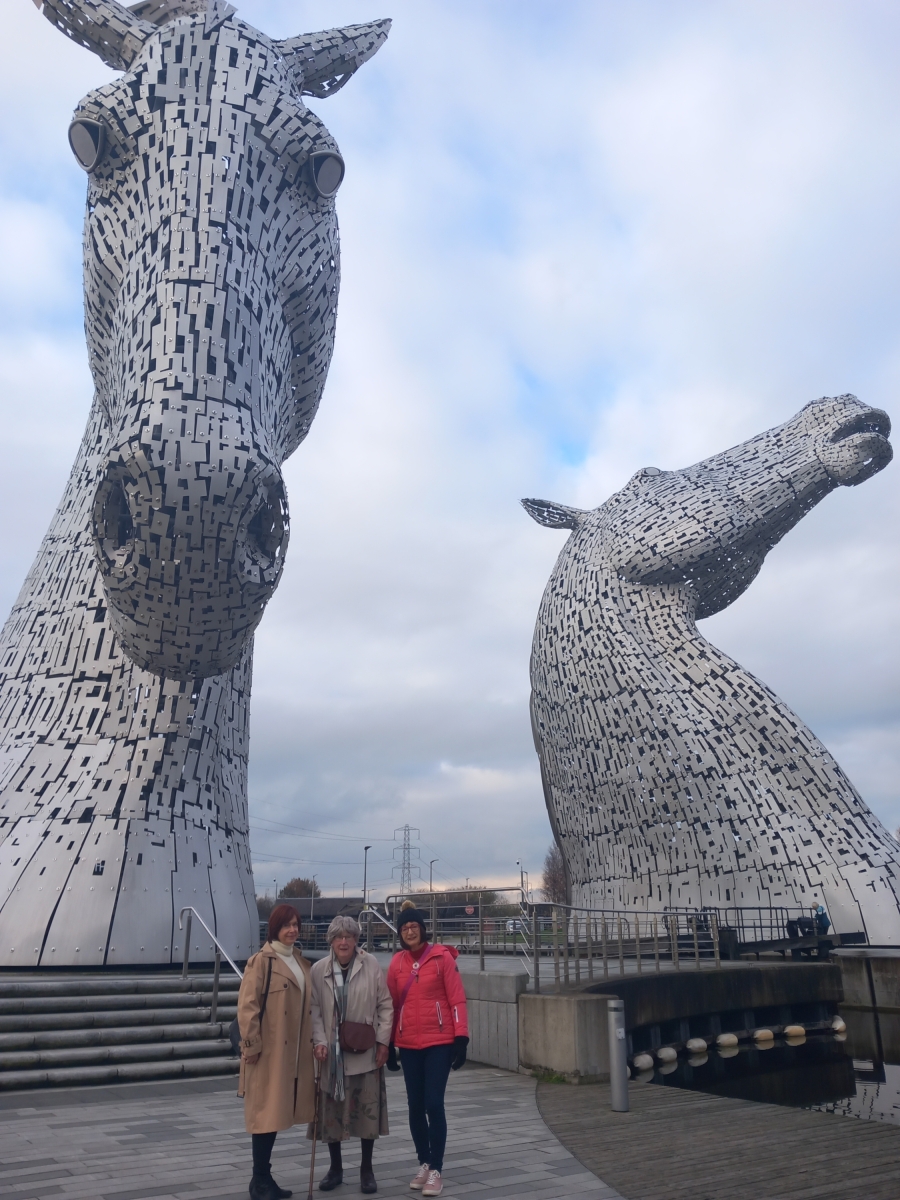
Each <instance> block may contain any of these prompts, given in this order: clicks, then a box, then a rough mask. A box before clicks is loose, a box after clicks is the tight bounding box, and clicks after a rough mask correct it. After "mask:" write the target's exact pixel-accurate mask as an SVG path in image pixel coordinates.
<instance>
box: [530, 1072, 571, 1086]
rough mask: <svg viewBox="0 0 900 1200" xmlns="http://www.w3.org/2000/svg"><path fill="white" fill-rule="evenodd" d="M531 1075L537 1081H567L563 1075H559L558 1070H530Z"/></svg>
mask: <svg viewBox="0 0 900 1200" xmlns="http://www.w3.org/2000/svg"><path fill="white" fill-rule="evenodd" d="M531 1073H532V1075H533V1076H534V1077H535V1079H536V1080H537V1081H538V1083H568V1082H569V1081H568V1079H566V1077H565V1075H560V1074H559V1072H558V1071H532V1072H531Z"/></svg>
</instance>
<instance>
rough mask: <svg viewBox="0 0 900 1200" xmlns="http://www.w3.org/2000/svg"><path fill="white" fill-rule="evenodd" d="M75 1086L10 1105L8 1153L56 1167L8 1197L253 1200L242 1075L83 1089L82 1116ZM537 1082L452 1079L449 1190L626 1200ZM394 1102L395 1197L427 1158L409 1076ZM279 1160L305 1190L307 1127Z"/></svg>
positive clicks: (391, 1191) (390, 1144) (1, 1139)
mask: <svg viewBox="0 0 900 1200" xmlns="http://www.w3.org/2000/svg"><path fill="white" fill-rule="evenodd" d="M72 1091H73V1089H66V1092H67V1094H66V1095H65V1096H61V1101H62V1102H61V1105H60V1108H59V1109H57V1110H54V1108H53V1107H52V1105H49V1104H41V1105H40V1106H34V1097H33V1096H31V1095H29V1096H27V1097H25V1096H23V1097H22V1103H23V1107H22V1109H21V1110H7V1111H0V1162H5V1163H7V1164H8V1165H9V1166H10V1167H11V1168H12V1169H13V1170H19V1171H25V1170H28V1169H29V1166H31V1167H32V1169H34V1168H38V1169H40V1170H46V1171H47V1172H48V1175H47V1177H46V1178H47V1183H46V1184H44V1183H42V1182H41V1180H40V1179H37V1178H36V1177H35V1176H31V1178H30V1180H29V1186H31V1185H32V1181H33V1187H32V1190H30V1191H28V1192H22V1191H21V1190H19V1191H17V1192H7V1193H3V1191H2V1185H0V1200H6V1198H7V1197H9V1198H10V1200H12V1198H13V1197H14V1196H15V1197H16V1200H50V1198H51V1197H53V1198H54V1200H57V1198H58V1200H166V1198H167V1197H173V1198H174V1200H207V1198H209V1200H212V1198H214V1200H246V1196H247V1191H246V1184H247V1182H249V1177H250V1139H249V1137H248V1135H247V1133H246V1132H245V1131H244V1119H243V1107H242V1105H241V1104H240V1102H239V1101H237V1100H236V1099H235V1097H234V1092H233V1082H232V1081H230V1080H223V1081H220V1083H219V1090H218V1091H217V1090H215V1089H211V1088H209V1087H203V1088H200V1089H196V1090H194V1089H192V1088H191V1087H190V1084H188V1083H186V1084H185V1085H184V1086H183V1087H182V1088H181V1089H180V1090H179V1092H178V1094H177V1096H176V1095H173V1093H172V1088H171V1085H170V1084H166V1086H165V1087H161V1088H159V1087H158V1088H154V1087H152V1086H150V1085H145V1086H144V1087H143V1088H135V1087H132V1086H131V1085H127V1092H126V1087H124V1086H123V1088H122V1089H121V1093H122V1098H121V1100H119V1099H118V1095H119V1093H118V1092H117V1090H116V1089H112V1088H104V1089H103V1094H102V1095H100V1094H98V1093H97V1091H95V1090H84V1091H83V1092H82V1093H81V1099H82V1103H81V1104H80V1105H79V1107H78V1109H77V1118H76V1116H75V1111H73V1108H72V1105H71V1101H70V1094H71V1092H72ZM534 1091H535V1085H534V1081H533V1080H531V1079H529V1078H527V1077H526V1076H522V1075H510V1074H507V1073H506V1072H501V1071H497V1070H494V1069H486V1068H481V1067H476V1066H468V1067H466V1069H465V1070H464V1071H462V1072H460V1073H459V1075H455V1076H452V1077H451V1080H450V1085H449V1086H448V1089H447V1115H448V1124H449V1129H450V1135H449V1140H448V1147H447V1159H446V1168H445V1173H444V1179H445V1190H444V1195H445V1196H448V1197H451V1196H455V1197H459V1198H461V1197H463V1196H471V1197H479V1198H480V1197H485V1198H487V1200H501V1197H504V1198H505V1197H507V1196H521V1197H523V1200H573V1198H574V1197H579V1198H581V1197H584V1198H585V1200H621V1198H620V1197H617V1193H615V1192H614V1191H612V1190H611V1189H608V1188H606V1187H605V1186H604V1185H603V1184H602V1183H601V1182H600V1181H599V1180H598V1179H596V1178H595V1177H594V1176H593V1175H592V1174H590V1172H589V1171H588V1170H587V1169H586V1168H584V1167H583V1166H582V1165H581V1164H580V1163H578V1162H577V1161H576V1160H575V1159H574V1158H573V1157H572V1156H571V1155H570V1154H569V1153H568V1151H567V1150H565V1149H564V1148H563V1147H562V1146H561V1145H560V1143H559V1142H558V1141H557V1140H556V1138H555V1137H554V1136H553V1135H552V1134H551V1133H550V1131H549V1130H548V1129H547V1127H546V1125H544V1123H543V1121H542V1120H541V1118H540V1115H539V1114H538V1111H537V1107H536V1104H535V1096H534ZM111 1092H112V1093H113V1094H112V1096H110V1093H111ZM41 1098H42V1100H46V1099H47V1098H49V1093H45V1094H43V1095H42V1097H41ZM388 1104H389V1112H390V1123H391V1129H392V1130H393V1132H392V1133H391V1135H390V1136H389V1137H387V1138H384V1139H380V1140H379V1142H378V1145H377V1146H376V1148H375V1172H376V1177H377V1179H378V1184H379V1195H380V1196H382V1197H385V1198H387V1200H391V1198H399V1197H401V1196H403V1197H409V1196H410V1195H412V1193H411V1192H410V1191H409V1180H410V1179H411V1178H412V1175H413V1174H414V1173H415V1170H416V1165H417V1164H416V1156H415V1153H414V1151H413V1147H412V1142H411V1138H410V1136H409V1130H408V1124H407V1112H406V1097H405V1092H404V1088H403V1081H402V1078H400V1079H398V1078H396V1077H395V1076H389V1077H388ZM25 1115H27V1120H25V1121H23V1119H22V1118H23V1116H25ZM344 1162H345V1167H346V1178H347V1183H346V1184H345V1185H344V1187H343V1189H342V1194H343V1195H345V1196H348V1197H350V1196H355V1195H357V1194H359V1185H358V1182H357V1179H358V1174H357V1173H358V1170H359V1142H357V1141H354V1142H350V1143H345V1147H344ZM273 1163H274V1166H275V1175H276V1178H277V1179H278V1181H279V1182H280V1183H281V1184H282V1186H284V1187H289V1188H293V1190H294V1193H295V1195H296V1196H297V1197H298V1198H299V1197H301V1196H305V1195H306V1188H307V1180H308V1178H309V1163H310V1142H309V1141H308V1140H307V1138H306V1136H305V1130H301V1129H293V1130H288V1131H285V1132H283V1133H281V1134H279V1136H278V1140H277V1142H276V1143H275V1150H274V1154H273ZM327 1166H328V1155H327V1153H326V1152H325V1151H324V1148H323V1147H321V1146H319V1147H318V1149H317V1153H316V1171H315V1178H316V1181H318V1180H319V1179H321V1177H322V1175H324V1173H325V1171H326V1170H327ZM53 1171H55V1174H52V1176H51V1174H50V1172H53ZM51 1177H52V1180H53V1182H52V1183H51V1182H50V1179H51ZM23 1184H24V1179H23V1180H18V1179H17V1180H16V1181H15V1186H16V1187H18V1188H19V1189H21V1187H22V1185H23Z"/></svg>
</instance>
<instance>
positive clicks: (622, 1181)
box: [537, 1083, 900, 1200]
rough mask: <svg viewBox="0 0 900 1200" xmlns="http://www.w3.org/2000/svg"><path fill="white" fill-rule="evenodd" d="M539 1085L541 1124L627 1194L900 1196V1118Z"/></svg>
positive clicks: (886, 1199)
mask: <svg viewBox="0 0 900 1200" xmlns="http://www.w3.org/2000/svg"><path fill="white" fill-rule="evenodd" d="M629 1096H630V1102H631V1112H628V1113H614V1112H612V1110H611V1109H610V1106H609V1086H608V1085H606V1084H598V1085H597V1086H595V1087H578V1088H576V1087H566V1086H564V1085H559V1084H546V1083H542V1084H539V1085H538V1093H537V1097H538V1105H539V1107H540V1110H541V1114H542V1115H543V1117H544V1120H545V1121H546V1122H547V1125H548V1126H549V1128H550V1129H552V1130H553V1132H554V1133H555V1134H556V1135H557V1137H558V1138H559V1139H560V1140H561V1141H562V1143H563V1145H565V1146H566V1147H567V1148H568V1149H569V1150H571V1151H572V1153H573V1154H575V1155H577V1157H578V1159H579V1160H580V1161H581V1162H582V1163H584V1164H585V1166H587V1167H590V1169H591V1170H592V1171H596V1172H597V1173H598V1174H599V1175H601V1176H602V1177H603V1178H604V1179H606V1180H608V1181H609V1183H610V1184H612V1185H614V1186H615V1187H617V1188H619V1190H620V1191H621V1193H622V1195H623V1196H626V1197H628V1200H898V1197H900V1128H898V1127H897V1126H896V1125H892V1124H888V1123H881V1122H872V1121H860V1120H854V1119H853V1118H852V1117H843V1116H836V1115H834V1114H831V1113H823V1112H813V1111H810V1110H808V1109H797V1108H783V1107H781V1106H780V1105H775V1104H760V1103H757V1102H755V1101H750V1100H732V1099H730V1098H725V1097H723V1096H713V1095H708V1094H706V1093H704V1092H689V1091H681V1090H679V1089H677V1088H674V1087H664V1086H662V1085H659V1084H652V1083H632V1084H630V1085H629Z"/></svg>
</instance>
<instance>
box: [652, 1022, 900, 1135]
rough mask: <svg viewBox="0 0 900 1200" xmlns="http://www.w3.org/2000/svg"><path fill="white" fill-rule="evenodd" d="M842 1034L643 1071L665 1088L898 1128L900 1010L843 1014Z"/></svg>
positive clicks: (681, 1060) (695, 1058) (711, 1053)
mask: <svg viewBox="0 0 900 1200" xmlns="http://www.w3.org/2000/svg"><path fill="white" fill-rule="evenodd" d="M841 1015H842V1016H843V1018H844V1020H845V1021H846V1023H847V1032H846V1035H845V1036H844V1037H843V1038H838V1037H833V1036H832V1035H830V1034H826V1035H822V1034H814V1035H810V1036H809V1037H808V1038H807V1039H806V1041H805V1042H802V1043H801V1044H800V1045H788V1044H787V1043H786V1042H784V1041H783V1040H780V1039H779V1040H776V1042H775V1043H774V1045H772V1044H771V1043H769V1048H768V1049H763V1048H761V1047H759V1046H756V1045H753V1044H749V1045H747V1044H742V1045H741V1046H740V1047H739V1048H738V1049H737V1051H734V1050H731V1051H725V1052H720V1051H717V1050H716V1049H715V1048H712V1049H711V1050H710V1051H709V1053H708V1055H700V1056H696V1055H695V1056H692V1057H689V1058H687V1057H683V1056H682V1057H679V1060H678V1063H677V1064H674V1063H673V1064H669V1065H666V1066H661V1067H660V1066H658V1067H657V1069H656V1070H655V1071H654V1072H653V1075H652V1079H651V1077H650V1073H649V1072H647V1073H646V1074H645V1075H641V1076H638V1078H645V1079H646V1080H647V1082H653V1083H656V1084H661V1085H663V1086H665V1087H677V1088H688V1089H690V1090H693V1091H699V1092H708V1093H710V1094H712V1095H717V1096H729V1097H732V1098H733V1099H739V1100H755V1101H760V1102H764V1103H767V1104H783V1105H787V1106H789V1107H792V1108H815V1109H818V1110H820V1111H822V1112H830V1113H834V1114H836V1115H839V1116H847V1117H856V1118H857V1119H860V1120H866V1121H890V1122H893V1123H896V1124H898V1125H900V1014H884V1013H873V1012H851V1011H842V1014H841Z"/></svg>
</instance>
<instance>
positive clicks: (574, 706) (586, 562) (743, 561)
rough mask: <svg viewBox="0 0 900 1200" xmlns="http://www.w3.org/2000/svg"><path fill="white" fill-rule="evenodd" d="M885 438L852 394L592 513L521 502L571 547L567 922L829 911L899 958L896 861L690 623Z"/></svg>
mask: <svg viewBox="0 0 900 1200" xmlns="http://www.w3.org/2000/svg"><path fill="white" fill-rule="evenodd" d="M890 431H891V423H890V420H889V419H888V416H887V414H886V413H884V412H882V411H881V410H879V409H875V408H871V407H869V406H868V405H865V404H862V403H860V401H859V400H857V399H856V397H855V396H836V397H824V398H823V399H821V400H816V401H814V402H813V403H811V404H807V405H806V407H805V408H803V409H801V411H800V412H799V413H798V414H797V415H796V416H795V417H793V418H792V419H791V420H789V421H786V422H785V423H784V424H783V425H779V426H777V427H776V428H774V429H769V430H767V431H766V432H765V433H761V434H759V435H758V436H757V437H754V438H751V439H750V440H749V441H747V442H744V443H743V444H742V445H739V446H734V447H732V449H730V450H726V451H724V452H723V453H721V454H716V455H713V457H711V458H708V459H705V460H704V461H703V462H699V463H696V464H695V465H694V466H691V467H686V468H685V469H683V470H676V471H660V470H658V469H656V468H653V467H648V468H645V469H644V470H642V471H639V472H638V473H637V474H636V475H635V476H634V477H633V478H632V479H631V481H630V482H629V483H627V484H626V485H625V487H623V488H622V489H621V490H620V491H618V492H617V493H616V494H615V495H614V496H611V497H610V498H609V499H608V500H607V501H606V502H605V503H604V504H602V505H600V506H599V507H598V508H595V509H591V510H588V511H585V510H582V509H575V508H569V507H567V506H565V505H560V504H552V503H547V502H544V501H541V500H526V501H523V503H524V505H525V507H526V509H527V510H528V512H529V513H530V514H531V515H532V516H533V517H534V518H535V520H537V521H538V522H540V523H541V524H542V525H548V526H550V527H551V528H557V529H570V530H572V534H571V537H570V538H569V540H568V541H567V542H566V544H565V546H564V547H563V548H562V551H561V553H560V555H559V558H558V560H557V563H556V567H555V568H554V571H553V574H552V576H551V579H550V582H549V583H548V585H547V588H546V590H545V592H544V597H543V601H542V603H541V608H540V612H539V615H538V620H537V625H536V628H535V634H534V643H533V648H532V656H531V684H532V719H533V730H534V737H535V744H536V747H537V750H538V754H539V756H540V760H541V773H542V778H543V784H544V793H545V797H546V801H547V808H548V812H549V815H550V820H551V824H552V826H553V830H554V833H555V835H556V837H557V838H558V840H559V844H560V847H561V849H562V851H563V855H564V859H565V863H566V868H567V875H568V881H569V887H570V891H571V895H572V900H573V903H579V904H584V905H588V906H591V907H595V908H607V909H613V910H617V911H623V910H624V911H628V910H631V911H634V912H642V911H643V912H653V911H658V910H660V909H671V908H679V907H686V908H690V909H693V910H694V911H696V909H698V908H705V907H712V908H717V909H719V910H720V911H722V910H727V909H732V908H734V907H739V908H747V907H750V908H752V907H756V906H762V907H765V908H766V909H767V910H769V909H771V907H772V906H775V907H776V908H778V910H779V911H782V909H793V910H794V911H795V912H796V911H798V910H801V909H804V908H805V910H806V911H807V912H808V911H809V907H808V906H809V905H810V904H813V903H819V902H822V901H824V902H825V903H826V905H827V907H828V909H829V912H830V913H831V916H832V920H833V922H834V925H835V927H836V929H837V930H838V932H841V933H848V934H853V933H855V934H859V933H860V932H863V933H865V934H867V936H868V938H869V940H870V941H872V942H890V943H900V851H898V847H897V844H896V842H895V841H894V840H893V838H891V836H890V834H888V832H887V831H886V830H885V829H884V828H883V827H882V826H881V824H880V823H879V822H878V820H877V819H876V818H875V816H874V815H873V814H872V813H871V812H870V811H869V810H868V808H867V807H866V805H865V803H864V802H863V800H862V798H861V797H860V795H859V794H858V793H857V791H856V790H855V788H854V787H853V785H852V784H851V783H850V781H849V779H847V777H846V776H845V775H844V773H843V772H842V771H841V769H840V767H839V765H838V764H837V763H836V762H835V761H834V759H833V758H832V757H831V756H830V755H829V753H828V751H827V749H826V748H825V747H824V746H823V745H822V743H821V742H819V741H818V739H817V738H816V737H815V735H814V734H813V733H812V732H811V731H810V730H809V729H807V728H806V726H805V725H804V724H803V722H802V721H801V720H800V718H799V717H798V716H796V714H794V713H792V712H791V711H790V709H789V708H788V707H787V705H785V704H784V703H783V702H782V701H781V700H779V698H778V697H777V696H775V695H774V694H773V693H772V692H771V691H770V690H769V689H768V688H767V687H766V686H765V685H764V684H762V683H760V682H759V680H757V679H754V678H753V676H752V675H750V674H749V673H748V672H747V671H744V670H743V669H742V668H741V667H740V666H739V665H738V664H737V663H736V662H734V661H733V660H731V659H729V658H728V657H727V655H725V654H723V653H722V652H721V651H720V650H718V649H717V648H716V647H715V646H713V645H711V644H710V643H709V642H707V641H706V640H705V639H704V638H703V637H702V635H701V634H700V633H699V631H698V630H697V627H696V624H695V622H696V620H697V619H698V618H701V617H708V616H711V615H712V614H713V613H716V612H719V611H721V610H722V609H724V608H726V607H727V606H728V605H729V604H731V603H732V602H733V601H734V600H735V599H736V598H737V597H738V596H740V595H741V593H742V592H743V591H744V590H745V589H746V588H747V587H748V586H749V585H750V583H751V582H752V580H753V579H754V578H755V576H756V574H757V572H758V571H759V570H760V568H761V566H762V564H763V561H764V559H765V557H766V554H767V553H768V552H769V550H770V549H771V548H772V547H773V546H774V545H775V544H776V543H777V542H779V541H780V540H781V539H782V538H783V537H784V536H785V534H786V533H787V532H788V531H789V530H790V529H792V528H793V527H794V526H795V525H796V524H797V522H798V521H800V520H801V519H802V518H803V517H804V516H805V515H806V514H807V513H808V512H809V511H810V510H811V509H812V508H813V506H814V505H816V504H818V503H819V502H820V501H821V500H823V499H824V498H825V497H826V496H827V495H828V494H829V493H830V492H832V491H833V490H834V489H835V488H838V487H842V486H854V485H856V484H860V483H862V482H864V481H865V480H867V479H869V478H871V477H872V476H873V475H875V474H876V472H878V471H880V470H882V469H883V468H884V467H885V466H887V464H888V463H889V462H890V461H891V455H892V450H891V444H890V441H889V440H888V438H889V435H890ZM723 919H724V917H723ZM728 920H729V921H731V920H732V918H731V917H729V918H728Z"/></svg>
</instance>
